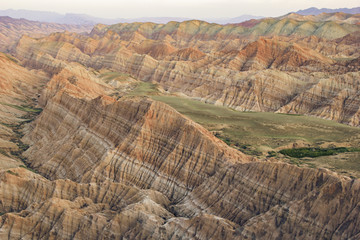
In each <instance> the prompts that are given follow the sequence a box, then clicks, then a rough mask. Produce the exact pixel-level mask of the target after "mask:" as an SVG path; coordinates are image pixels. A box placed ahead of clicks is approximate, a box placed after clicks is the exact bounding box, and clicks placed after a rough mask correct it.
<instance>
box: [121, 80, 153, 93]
mask: <svg viewBox="0 0 360 240" xmlns="http://www.w3.org/2000/svg"><path fill="white" fill-rule="evenodd" d="M157 92H158V89H157V85H156V84H153V83H149V82H139V83H138V85H137V86H136V87H135V89H134V90H132V91H131V92H130V93H129V94H128V95H127V96H149V95H154V94H156V93H157Z"/></svg>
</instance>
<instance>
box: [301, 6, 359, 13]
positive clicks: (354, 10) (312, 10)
mask: <svg viewBox="0 0 360 240" xmlns="http://www.w3.org/2000/svg"><path fill="white" fill-rule="evenodd" d="M335 12H343V13H350V14H358V13H360V7H356V8H337V9H330V8H321V9H319V8H315V7H312V8H308V9H304V10H299V11H297V12H296V13H297V14H300V15H318V14H321V13H335Z"/></svg>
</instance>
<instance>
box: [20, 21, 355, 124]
mask: <svg viewBox="0 0 360 240" xmlns="http://www.w3.org/2000/svg"><path fill="white" fill-rule="evenodd" d="M257 21H259V22H256V23H254V24H255V25H254V26H250V27H244V26H237V25H236V26H235V25H226V26H221V25H216V24H208V23H206V22H201V21H187V22H183V23H175V22H170V23H168V24H166V25H162V24H151V23H133V24H117V25H113V26H105V25H97V26H95V27H94V29H93V30H92V31H91V33H90V36H84V35H79V34H75V33H55V34H51V35H50V36H48V37H45V38H41V39H33V38H29V37H23V38H22V39H20V41H19V42H18V43H17V46H16V48H15V50H14V53H15V55H16V56H17V57H18V58H19V59H21V60H22V61H23V62H24V64H25V65H26V66H28V67H31V68H37V69H46V70H47V71H48V72H49V73H57V72H58V71H59V69H61V68H62V66H64V64H66V63H67V62H79V63H81V64H82V65H84V66H87V67H90V68H94V69H96V70H101V69H111V70H112V71H116V72H122V73H127V74H130V75H131V76H132V77H134V78H137V79H138V80H141V81H148V82H154V83H157V84H159V85H160V86H161V87H162V88H163V89H164V91H167V92H170V93H181V94H185V95H187V96H189V97H193V98H196V99H199V100H202V101H205V102H208V103H214V104H219V105H225V106H229V107H232V108H234V109H236V110H241V111H270V112H283V113H297V114H306V115H312V116H318V117H322V118H325V119H331V120H335V121H338V122H342V123H346V124H350V125H352V126H359V125H360V123H359V107H358V106H359V105H358V104H357V103H358V102H359V96H358V94H357V91H358V89H357V86H358V85H359V66H358V64H356V59H358V58H359V57H360V55H359V51H358V47H359V46H358V41H357V38H358V32H356V31H358V28H359V25H355V24H345V25H344V24H343V23H341V24H340V23H336V22H330V21H327V22H321V21H320V20H319V22H310V21H307V22H300V21H296V20H293V19H290V18H283V19H277V20H276V19H272V20H271V19H266V20H257ZM269 24H270V25H269ZM299 24H301V25H300V26H299ZM339 24H340V25H339ZM310 26H311V27H310ZM338 26H342V30H338ZM307 28H311V29H312V31H313V32H309V33H307V32H306V31H307V30H306V29H307ZM322 28H324V29H322ZM300 29H302V30H301V31H302V32H298V31H300ZM345 29H346V30H345ZM250 32H251V33H250ZM314 32H317V33H321V34H317V35H318V36H320V38H319V37H316V36H314V35H312V36H309V35H311V34H313V33H314ZM325 32H326V33H327V34H329V32H331V34H338V33H341V32H342V33H343V34H340V35H337V36H336V37H338V36H341V38H337V39H335V40H331V39H332V38H333V36H325V35H324V34H323V33H325ZM351 32H352V33H351ZM347 33H350V34H348V35H346V34H347ZM249 34H250V36H249ZM274 34H276V35H279V36H269V35H274ZM259 35H260V36H261V35H265V36H266V37H260V38H257V36H259ZM322 37H325V38H322ZM327 38H329V39H327ZM251 39H253V40H251ZM27 53H31V54H27ZM345 86H346V89H347V90H346V91H343V89H344V87H345ZM315 99H317V100H315Z"/></svg>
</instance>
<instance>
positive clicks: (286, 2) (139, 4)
mask: <svg viewBox="0 0 360 240" xmlns="http://www.w3.org/2000/svg"><path fill="white" fill-rule="evenodd" d="M359 6H360V1H359V0H343V1H339V0H300V1H299V0H61V1H59V0H56V1H55V0H8V1H7V0H2V1H1V3H0V9H2V10H5V9H26V10H40V11H52V12H57V13H62V14H64V13H84V14H89V15H92V16H96V17H102V18H136V17H187V18H222V17H224V18H228V17H237V16H241V15H244V14H248V15H255V16H265V17H275V16H280V15H284V14H286V13H288V12H292V11H297V10H300V9H306V8H309V7H317V8H344V7H346V8H352V7H359Z"/></svg>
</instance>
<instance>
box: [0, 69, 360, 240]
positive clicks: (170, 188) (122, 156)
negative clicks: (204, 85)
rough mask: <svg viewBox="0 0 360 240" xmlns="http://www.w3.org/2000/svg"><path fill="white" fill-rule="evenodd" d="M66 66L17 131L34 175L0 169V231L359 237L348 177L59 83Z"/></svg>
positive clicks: (30, 235)
mask: <svg viewBox="0 0 360 240" xmlns="http://www.w3.org/2000/svg"><path fill="white" fill-rule="evenodd" d="M77 67H79V66H77ZM79 68H80V69H81V67H79ZM69 69H71V68H69V67H67V68H64V70H63V71H60V72H59V74H56V75H54V76H53V77H52V79H51V80H50V81H49V82H48V83H47V87H46V89H45V90H44V91H43V94H42V96H41V100H40V104H41V106H42V107H44V110H43V112H42V113H41V115H40V116H39V117H38V118H37V119H36V120H35V121H34V122H32V123H31V126H30V129H29V132H28V133H27V134H26V136H25V137H24V139H23V140H24V141H25V142H27V143H29V144H30V148H29V149H28V150H27V151H26V153H25V156H26V157H27V159H26V163H27V164H29V166H30V167H31V168H33V169H35V170H36V171H38V172H39V173H40V174H41V175H43V176H44V177H43V176H40V175H39V174H36V173H33V172H31V171H29V170H27V169H25V168H12V169H9V170H7V171H5V170H2V171H0V172H1V173H0V179H1V181H0V200H1V204H0V212H2V213H5V214H4V215H2V216H1V217H0V218H1V221H0V222H1V223H0V230H1V231H0V235H1V237H2V238H9V239H13V238H23V239H38V238H40V239H83V238H87V239H121V238H128V239H135V238H141V239H143V238H146V239H194V238H195V239H250V238H255V239H263V238H266V239H278V238H300V239H314V238H332V239H344V238H354V239H356V238H357V236H359V234H360V229H359V227H358V226H359V224H357V222H358V221H359V219H358V218H359V217H358V216H359V214H360V212H359V211H360V208H359V200H360V191H359V190H360V189H359V187H360V182H359V180H351V179H349V178H344V177H340V176H338V175H336V174H334V173H331V172H330V171H327V170H315V169H309V168H298V167H296V166H291V165H288V164H284V163H275V162H258V161H256V160H255V159H252V158H250V157H248V156H246V155H244V154H242V153H240V152H238V151H237V150H235V149H232V148H230V147H228V146H227V145H226V144H225V143H223V142H221V141H220V140H218V139H217V138H215V137H214V136H213V135H212V134H210V133H209V132H208V131H207V130H205V129H204V128H202V127H201V126H199V125H198V124H195V123H194V122H192V121H191V120H189V119H187V118H186V117H184V116H181V115H180V114H179V113H177V112H176V111H175V110H173V109H172V108H170V107H169V106H167V105H165V104H163V103H159V102H154V101H152V100H149V99H147V98H138V97H135V98H134V97H124V98H121V99H120V100H118V101H116V100H115V99H112V98H110V97H107V96H105V95H101V94H102V93H104V92H105V91H106V89H104V88H99V87H100V86H99V85H97V84H96V82H95V79H92V78H91V77H90V78H89V79H88V86H86V85H82V83H81V81H85V80H84V79H83V80H81V79H79V81H69V79H68V78H66V76H69V74H70V73H71V71H70V70H69ZM73 69H76V68H73ZM80 69H77V70H76V71H74V72H73V74H74V75H75V76H76V75H77V74H78V73H79V72H81V70H80ZM82 70H83V69H82ZM60 76H63V77H60ZM77 76H79V75H77ZM89 76H91V74H90V75H89ZM60 79H63V80H64V81H60ZM54 86H58V87H57V88H54ZM85 87H87V88H90V89H87V90H86V89H85ZM87 92H93V93H92V94H93V95H88V94H86V93H87ZM96 94H99V96H97V97H95V96H96ZM94 97H95V98H94ZM45 177H46V178H45ZM329 212H331V215H329ZM333 216H335V217H333ZM314 222H315V223H316V224H314Z"/></svg>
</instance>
